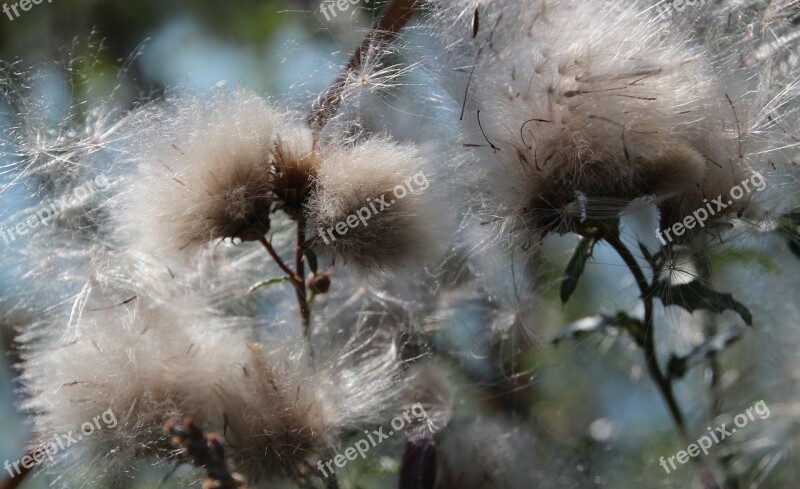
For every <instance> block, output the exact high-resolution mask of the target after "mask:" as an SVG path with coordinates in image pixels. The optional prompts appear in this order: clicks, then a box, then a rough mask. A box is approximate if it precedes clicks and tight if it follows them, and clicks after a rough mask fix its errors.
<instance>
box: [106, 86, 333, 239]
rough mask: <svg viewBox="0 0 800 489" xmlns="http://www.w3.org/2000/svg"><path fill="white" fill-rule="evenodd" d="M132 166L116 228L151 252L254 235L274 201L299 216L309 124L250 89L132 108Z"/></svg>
mask: <svg viewBox="0 0 800 489" xmlns="http://www.w3.org/2000/svg"><path fill="white" fill-rule="evenodd" d="M132 117H134V118H137V119H138V120H137V124H134V125H133V126H134V127H137V128H148V129H147V130H146V131H143V132H144V133H143V134H142V135H140V136H138V137H137V138H136V140H137V141H138V142H140V143H141V146H142V147H141V148H138V149H134V150H133V151H138V152H137V153H135V154H134V155H133V160H134V163H135V164H137V166H138V169H137V173H136V174H135V176H134V178H133V181H132V184H133V185H132V187H131V189H130V190H129V191H128V192H127V193H126V194H124V195H123V196H122V197H121V199H120V204H121V206H122V217H121V218H120V223H121V227H123V228H124V229H126V231H127V232H128V233H129V234H130V235H132V236H134V238H133V239H134V240H136V241H138V242H139V243H141V244H142V245H143V246H145V247H147V248H150V249H153V248H155V250H157V251H167V250H172V251H182V250H194V249H197V248H198V247H201V246H202V245H205V244H207V243H212V242H214V241H215V240H219V239H224V238H238V239H240V240H242V241H253V240H258V239H260V238H262V237H263V236H264V235H265V234H266V233H267V231H269V228H270V213H271V212H272V211H274V210H276V209H281V210H285V211H287V213H289V214H290V215H296V214H297V212H299V211H298V209H299V208H300V207H301V206H302V201H303V199H305V197H306V195H307V194H308V191H309V186H310V182H311V181H312V176H313V172H314V169H315V167H316V166H317V164H318V163H317V159H316V156H315V155H314V152H313V150H312V138H311V133H310V131H309V130H308V129H307V128H305V127H304V126H302V125H301V124H299V123H296V122H294V121H293V119H292V116H291V115H290V114H287V113H282V112H278V111H277V110H276V109H274V108H273V107H271V106H270V104H269V103H268V102H267V101H266V100H264V99H262V98H260V97H258V96H256V95H253V94H250V93H247V92H233V93H227V94H225V93H222V94H216V95H215V96H214V97H212V99H211V100H210V101H203V100H200V99H194V98H189V99H182V100H177V101H174V102H173V103H172V106H171V107H167V108H165V107H162V106H155V107H149V108H146V109H144V110H143V111H142V112H141V113H140V114H134V115H133V116H132Z"/></svg>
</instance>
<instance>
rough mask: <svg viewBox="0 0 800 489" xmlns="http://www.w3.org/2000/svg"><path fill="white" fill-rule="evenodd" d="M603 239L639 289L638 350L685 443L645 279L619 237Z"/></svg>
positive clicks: (607, 234)
mask: <svg viewBox="0 0 800 489" xmlns="http://www.w3.org/2000/svg"><path fill="white" fill-rule="evenodd" d="M603 239H604V240H605V241H606V242H607V243H608V244H609V245H611V247H612V248H614V251H616V252H617V254H619V256H620V257H621V258H622V261H624V262H625V265H626V266H627V267H628V269H629V270H630V271H631V273H632V274H633V277H634V279H635V280H636V284H637V285H638V286H639V291H640V292H641V299H642V301H643V302H644V327H645V331H644V341H643V345H642V348H643V349H644V356H645V361H646V362H647V369H648V371H649V372H650V376H651V377H652V378H653V381H655V383H656V386H657V387H658V389H659V391H660V392H661V395H662V397H663V398H664V401H665V402H666V403H667V407H668V408H669V412H670V415H671V416H672V420H673V421H674V422H675V425H676V426H677V428H678V431H679V432H680V434H681V436H682V437H683V438H684V439H685V440H688V439H689V437H688V432H687V430H686V421H685V418H684V416H683V411H681V408H680V405H679V404H678V401H677V399H675V393H674V392H673V389H672V382H671V381H670V380H669V379H668V378H667V377H666V376H665V375H664V374H663V372H662V371H661V367H660V366H659V364H658V356H657V352H656V341H655V322H654V320H653V294H652V290H651V286H650V283H649V282H648V281H647V277H646V276H645V274H644V272H643V271H642V267H641V266H639V262H637V261H636V258H635V257H634V256H633V254H632V253H631V252H630V250H629V249H628V247H627V246H625V243H623V242H622V240H621V239H620V238H619V236H617V235H616V234H615V233H613V232H605V233H603Z"/></svg>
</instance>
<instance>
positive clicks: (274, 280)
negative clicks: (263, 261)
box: [247, 277, 292, 294]
mask: <svg viewBox="0 0 800 489" xmlns="http://www.w3.org/2000/svg"><path fill="white" fill-rule="evenodd" d="M291 281H292V277H275V278H271V279H269V280H264V281H263V282H259V283H257V284H255V285H253V286H252V287H250V290H248V291H247V293H248V294H252V293H253V292H255V291H256V290H258V289H260V288H261V287H264V286H266V285H272V284H282V283H284V282H291Z"/></svg>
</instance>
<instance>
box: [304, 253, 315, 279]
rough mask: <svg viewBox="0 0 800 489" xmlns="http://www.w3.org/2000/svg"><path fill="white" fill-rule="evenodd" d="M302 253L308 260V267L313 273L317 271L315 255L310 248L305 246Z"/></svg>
mask: <svg viewBox="0 0 800 489" xmlns="http://www.w3.org/2000/svg"><path fill="white" fill-rule="evenodd" d="M303 254H304V255H306V260H308V268H309V269H311V271H312V272H313V273H317V255H316V253H314V251H313V250H312V249H311V248H306V249H304V250H303Z"/></svg>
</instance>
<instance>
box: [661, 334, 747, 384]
mask: <svg viewBox="0 0 800 489" xmlns="http://www.w3.org/2000/svg"><path fill="white" fill-rule="evenodd" d="M745 331H746V328H745V327H743V326H738V327H736V326H733V327H731V328H728V329H726V330H725V331H723V332H721V333H719V334H718V335H716V336H714V337H713V338H709V339H707V340H706V341H704V342H703V343H701V344H699V345H697V346H696V347H694V348H693V349H692V350H691V351H690V352H689V353H687V354H686V355H672V358H670V360H669V364H668V365H667V372H668V373H669V376H670V377H671V378H676V379H680V378H681V377H683V376H684V375H686V372H688V371H689V370H690V369H691V368H692V367H695V366H697V365H700V364H701V363H704V362H705V361H706V360H707V359H708V358H709V357H711V356H712V355H714V354H716V353H720V352H722V351H725V350H726V349H727V348H728V347H729V346H730V345H732V344H734V343H736V341H737V340H738V339H739V338H741V337H742V336H743V335H744V332H745Z"/></svg>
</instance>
